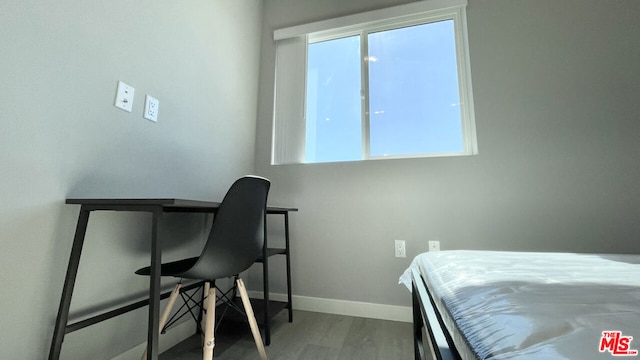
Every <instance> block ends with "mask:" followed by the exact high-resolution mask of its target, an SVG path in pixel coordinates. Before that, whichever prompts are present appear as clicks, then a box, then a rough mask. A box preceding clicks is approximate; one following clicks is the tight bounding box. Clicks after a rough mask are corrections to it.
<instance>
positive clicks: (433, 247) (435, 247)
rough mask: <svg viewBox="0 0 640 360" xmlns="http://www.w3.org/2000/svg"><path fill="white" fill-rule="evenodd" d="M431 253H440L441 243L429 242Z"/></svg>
mask: <svg viewBox="0 0 640 360" xmlns="http://www.w3.org/2000/svg"><path fill="white" fill-rule="evenodd" d="M429 251H440V241H437V240H429Z"/></svg>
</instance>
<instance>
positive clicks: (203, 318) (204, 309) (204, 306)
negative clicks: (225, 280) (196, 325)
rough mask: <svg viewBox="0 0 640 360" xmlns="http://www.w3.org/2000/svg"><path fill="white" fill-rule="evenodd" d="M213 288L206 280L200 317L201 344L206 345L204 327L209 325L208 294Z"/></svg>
mask: <svg viewBox="0 0 640 360" xmlns="http://www.w3.org/2000/svg"><path fill="white" fill-rule="evenodd" d="M210 288H211V283H209V282H208V281H205V282H204V286H203V287H202V307H201V309H200V311H201V312H202V314H201V315H202V316H201V317H200V329H201V330H202V331H201V332H200V345H201V346H204V329H205V327H206V326H207V324H206V322H207V318H206V314H207V295H209V289H210Z"/></svg>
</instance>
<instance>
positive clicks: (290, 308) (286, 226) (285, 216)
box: [284, 212, 293, 322]
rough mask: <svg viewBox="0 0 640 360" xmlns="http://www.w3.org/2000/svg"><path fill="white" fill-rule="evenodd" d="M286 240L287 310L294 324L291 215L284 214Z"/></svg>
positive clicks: (290, 320)
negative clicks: (290, 240) (290, 241)
mask: <svg viewBox="0 0 640 360" xmlns="http://www.w3.org/2000/svg"><path fill="white" fill-rule="evenodd" d="M284 240H285V248H286V250H287V252H286V254H285V256H286V261H287V302H288V304H287V308H289V322H293V302H292V301H291V298H292V297H291V256H290V255H291V254H290V253H291V250H289V213H288V212H285V213H284Z"/></svg>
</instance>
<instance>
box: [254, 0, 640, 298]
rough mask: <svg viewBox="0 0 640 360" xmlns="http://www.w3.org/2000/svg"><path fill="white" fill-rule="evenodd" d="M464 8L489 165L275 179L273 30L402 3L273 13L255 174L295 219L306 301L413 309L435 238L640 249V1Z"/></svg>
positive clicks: (277, 5)
mask: <svg viewBox="0 0 640 360" xmlns="http://www.w3.org/2000/svg"><path fill="white" fill-rule="evenodd" d="M469 2H470V4H469V6H468V8H467V10H468V25H469V41H470V54H471V67H472V76H473V90H474V100H475V110H476V125H477V132H478V144H479V155H477V156H471V157H455V158H425V159H408V160H382V161H369V162H355V163H336V164H307V165H282V166H271V165H269V160H270V157H269V154H270V147H271V126H272V117H271V114H272V110H273V109H272V103H273V90H272V89H273V77H274V72H273V69H274V43H273V40H272V38H271V36H272V34H273V30H275V29H278V28H282V27H287V26H292V25H298V24H302V23H305V22H311V21H317V20H323V19H326V18H331V17H335V16H342V15H348V14H351V13H354V12H359V11H364V10H371V9H373V8H378V7H384V6H391V5H396V4H400V3H403V1H392V0H377V1H368V0H366V1H365V0H359V1H338V0H332V1H322V2H318V1H315V0H304V1H303V0H266V1H265V23H264V28H263V29H264V30H263V35H262V36H263V38H262V65H261V84H260V97H259V98H260V101H259V118H258V138H257V154H256V159H257V170H258V172H259V173H263V174H265V175H266V176H269V177H271V178H272V180H273V181H274V187H273V190H272V194H271V196H272V199H279V200H280V201H281V202H283V203H290V204H293V205H295V206H298V207H299V208H300V212H299V213H298V214H296V215H295V216H294V217H293V220H292V230H293V234H292V235H293V239H294V242H293V245H292V246H293V274H294V292H295V293H296V294H297V295H303V296H311V297H321V298H330V299H343V300H354V301H364V302H372V303H378V304H392V305H406V306H408V305H409V304H410V301H409V296H408V294H407V292H406V291H405V290H403V288H401V287H400V286H399V285H397V282H398V276H399V275H400V274H401V272H402V271H403V270H404V269H405V267H406V266H407V265H408V264H409V262H410V259H411V257H413V256H415V255H417V254H418V253H421V252H423V251H425V250H426V249H427V241H428V240H440V241H441V247H442V249H486V250H526V251H570V252H623V253H637V252H640V242H639V241H638V240H639V239H640V221H638V215H639V214H640V186H639V184H638V179H640V166H639V161H640V147H639V146H638V140H639V139H640V121H639V119H638V118H639V117H640V70H639V67H638V64H640V46H638V44H639V41H640V38H639V34H640V22H639V21H638V19H640V2H638V1H636V0H617V1H602V0H561V1H558V0H536V1H534V0H470V1H469ZM394 239H405V240H406V241H407V253H408V257H407V259H397V258H394V255H393V240H394Z"/></svg>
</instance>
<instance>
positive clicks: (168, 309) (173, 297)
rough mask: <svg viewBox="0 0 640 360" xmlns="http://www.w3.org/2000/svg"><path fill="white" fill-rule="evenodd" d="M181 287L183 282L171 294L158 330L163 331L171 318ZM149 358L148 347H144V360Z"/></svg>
mask: <svg viewBox="0 0 640 360" xmlns="http://www.w3.org/2000/svg"><path fill="white" fill-rule="evenodd" d="M180 288H182V284H181V283H177V284H176V286H175V287H174V288H173V291H172V292H171V295H170V296H169V301H168V302H167V306H166V307H165V308H164V311H163V312H162V316H161V317H160V328H159V329H158V332H162V328H163V327H164V325H165V324H166V323H167V319H169V315H171V310H173V306H174V305H175V303H176V299H178V295H179V294H180ZM146 359H147V349H144V353H143V354H142V360H146Z"/></svg>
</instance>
